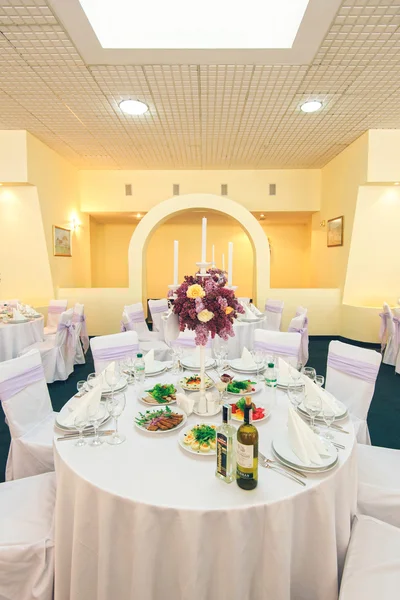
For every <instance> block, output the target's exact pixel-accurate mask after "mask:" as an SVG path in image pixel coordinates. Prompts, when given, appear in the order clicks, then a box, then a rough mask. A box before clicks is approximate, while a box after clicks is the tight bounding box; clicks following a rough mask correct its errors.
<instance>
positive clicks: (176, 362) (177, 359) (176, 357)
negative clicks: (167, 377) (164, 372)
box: [170, 345, 183, 375]
mask: <svg viewBox="0 0 400 600" xmlns="http://www.w3.org/2000/svg"><path fill="white" fill-rule="evenodd" d="M170 352H171V354H172V371H171V372H172V373H173V374H174V375H179V374H180V373H182V372H183V369H182V365H181V358H182V354H183V348H182V346H178V345H172V346H171V347H170Z"/></svg>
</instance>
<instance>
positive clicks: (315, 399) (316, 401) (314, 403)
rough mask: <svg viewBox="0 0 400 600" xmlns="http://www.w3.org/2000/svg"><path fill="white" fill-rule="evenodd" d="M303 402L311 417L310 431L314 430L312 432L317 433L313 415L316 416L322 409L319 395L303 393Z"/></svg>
mask: <svg viewBox="0 0 400 600" xmlns="http://www.w3.org/2000/svg"><path fill="white" fill-rule="evenodd" d="M303 404H304V408H305V409H306V411H307V414H308V415H309V417H310V419H311V425H310V427H311V429H312V431H314V433H319V429H318V427H315V417H317V416H318V415H319V414H320V412H321V410H322V401H321V397H320V396H319V395H317V394H305V396H304V400H303Z"/></svg>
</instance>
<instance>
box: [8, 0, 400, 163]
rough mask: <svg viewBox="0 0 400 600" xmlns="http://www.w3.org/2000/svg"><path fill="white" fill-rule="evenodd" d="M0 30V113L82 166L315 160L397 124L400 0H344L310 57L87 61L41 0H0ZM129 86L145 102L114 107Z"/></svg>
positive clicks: (128, 94)
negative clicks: (307, 60)
mask: <svg viewBox="0 0 400 600" xmlns="http://www.w3.org/2000/svg"><path fill="white" fill-rule="evenodd" d="M0 31H1V32H2V34H3V35H0V90H3V91H4V92H6V94H0V110H1V115H2V123H5V124H6V126H7V127H8V128H10V129H13V128H27V129H28V130H29V131H31V132H32V133H33V134H35V135H37V136H38V137H39V138H40V139H42V140H43V141H44V142H45V143H48V144H49V145H50V146H51V147H53V148H54V149H55V150H57V151H59V152H60V153H61V154H63V155H64V156H66V157H67V158H69V160H71V161H72V162H74V164H77V165H78V166H80V167H82V168H100V169H101V168H126V169H129V168H153V169H154V168H169V169H173V168H229V167H231V168H269V167H287V168H289V167H310V166H313V167H320V166H322V165H323V164H325V163H326V162H327V161H328V160H330V159H331V158H333V157H334V156H335V155H336V154H337V153H338V152H339V151H340V150H341V149H343V147H344V143H346V144H347V143H351V141H353V140H354V139H356V138H357V137H358V136H359V135H360V134H361V133H362V132H363V131H365V129H367V128H369V127H400V103H399V102H398V93H399V79H400V60H399V57H400V1H399V0H345V1H344V2H343V3H342V6H341V8H340V9H339V11H338V13H337V15H336V18H335V19H334V21H333V23H332V25H331V27H330V30H329V31H328V32H327V34H326V36H325V39H324V40H323V43H322V44H321V47H320V48H319V50H318V51H317V53H316V56H315V59H314V61H313V63H312V64H311V65H310V66H305V65H300V66H299V65H287V66H269V65H257V66H252V65H207V66H206V65H187V66H183V65H172V66H165V65H164V66H161V65H146V66H143V67H141V66H102V65H94V66H90V67H88V66H86V65H85V64H84V63H83V61H82V59H81V58H80V56H79V54H78V52H77V51H76V49H75V48H74V46H73V44H72V42H71V41H70V38H69V36H68V34H67V33H66V32H65V31H64V29H63V28H62V26H61V25H60V24H59V23H58V22H57V20H56V19H55V18H54V15H52V12H51V10H50V7H49V5H48V2H47V0H7V1H6V0H1V7H0ZM131 96H133V97H135V96H137V97H140V99H142V100H144V101H145V102H147V103H148V104H149V106H150V110H149V113H148V114H146V115H144V116H143V117H141V118H140V119H138V118H132V117H127V116H125V115H122V114H121V112H120V110H119V108H118V103H119V102H120V100H122V99H124V98H129V97H131ZM315 96H318V97H319V98H321V99H323V100H324V101H325V102H326V106H325V108H324V111H323V112H321V113H317V114H315V115H304V114H302V113H300V112H299V110H298V106H299V104H300V103H301V102H302V101H304V100H306V99H308V98H311V97H315Z"/></svg>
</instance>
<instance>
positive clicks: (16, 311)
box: [13, 308, 25, 321]
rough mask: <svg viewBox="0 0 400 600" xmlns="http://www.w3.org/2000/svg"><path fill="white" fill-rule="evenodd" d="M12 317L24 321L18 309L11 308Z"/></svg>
mask: <svg viewBox="0 0 400 600" xmlns="http://www.w3.org/2000/svg"><path fill="white" fill-rule="evenodd" d="M13 319H14V321H24V320H25V317H24V316H23V315H21V313H20V312H19V310H18V309H16V308H13Z"/></svg>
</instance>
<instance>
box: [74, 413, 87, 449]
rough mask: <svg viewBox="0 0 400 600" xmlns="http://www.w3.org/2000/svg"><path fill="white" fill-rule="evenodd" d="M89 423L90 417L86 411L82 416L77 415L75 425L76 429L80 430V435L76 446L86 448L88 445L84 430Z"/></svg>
mask: <svg viewBox="0 0 400 600" xmlns="http://www.w3.org/2000/svg"><path fill="white" fill-rule="evenodd" d="M87 422H88V416H87V412H86V411H84V412H83V413H82V414H80V415H77V416H76V417H75V420H74V425H75V427H76V429H77V430H78V433H79V438H78V439H77V441H76V442H75V446H79V447H81V446H85V445H86V441H85V439H84V437H83V430H84V429H85V427H86V425H87Z"/></svg>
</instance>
